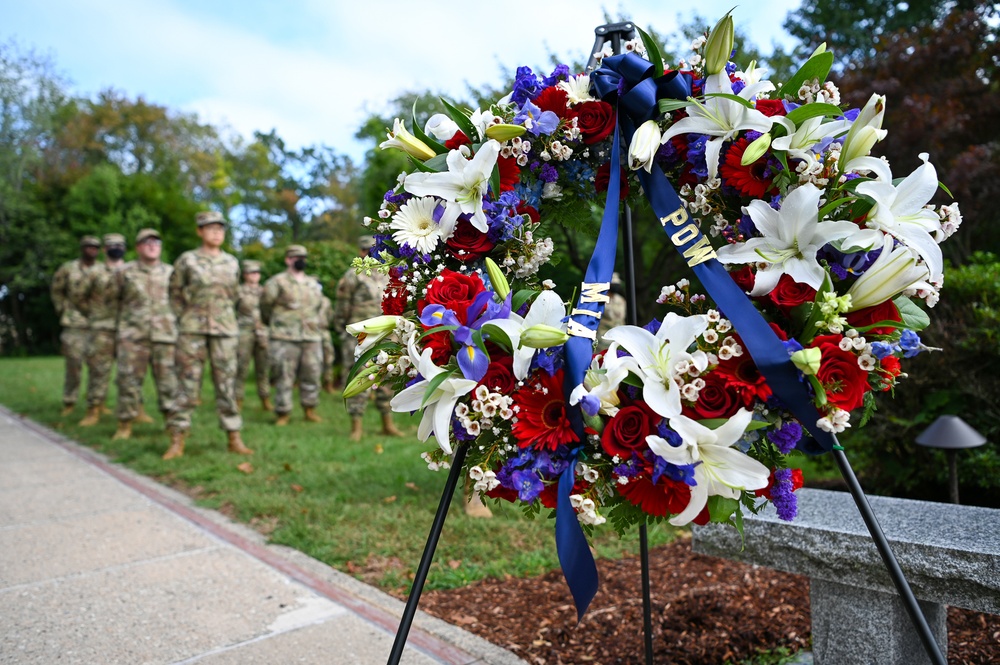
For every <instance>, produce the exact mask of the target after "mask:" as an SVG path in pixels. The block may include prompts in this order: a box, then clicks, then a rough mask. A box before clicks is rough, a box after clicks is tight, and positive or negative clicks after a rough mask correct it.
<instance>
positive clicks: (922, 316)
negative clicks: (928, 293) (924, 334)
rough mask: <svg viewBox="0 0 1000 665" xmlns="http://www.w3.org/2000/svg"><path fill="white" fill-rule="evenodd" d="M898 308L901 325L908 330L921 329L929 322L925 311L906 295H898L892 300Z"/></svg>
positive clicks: (929, 319)
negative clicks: (901, 320)
mask: <svg viewBox="0 0 1000 665" xmlns="http://www.w3.org/2000/svg"><path fill="white" fill-rule="evenodd" d="M892 302H893V303H894V304H895V305H896V309H898V310H899V315H900V317H902V319H903V325H904V326H906V327H907V328H909V329H910V330H923V329H924V328H926V327H927V326H929V325H930V324H931V318H930V317H929V316H927V312H925V311H924V310H922V309H920V307H919V306H917V304H916V303H914V302H913V301H912V300H910V299H909V298H907V297H906V296H899V297H898V298H896V299H895V300H893V301H892Z"/></svg>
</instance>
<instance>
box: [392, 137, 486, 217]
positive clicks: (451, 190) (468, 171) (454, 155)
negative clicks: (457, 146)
mask: <svg viewBox="0 0 1000 665" xmlns="http://www.w3.org/2000/svg"><path fill="white" fill-rule="evenodd" d="M499 154H500V144H499V143H497V142H496V141H493V140H489V141H487V142H486V143H484V144H483V145H482V146H481V147H480V148H479V151H478V152H477V153H476V154H475V156H474V157H473V158H472V159H466V158H465V156H464V155H462V153H461V152H460V151H458V150H452V151H451V152H449V153H448V158H447V163H448V170H447V171H445V172H442V173H412V174H410V175H408V176H406V180H404V181H403V188H404V189H405V190H406V191H408V192H410V193H411V194H416V195H417V196H437V197H440V198H442V199H444V200H446V201H448V208H449V209H450V210H451V211H452V212H453V214H454V213H455V212H457V213H458V214H471V215H472V218H471V219H470V220H469V221H471V222H472V225H473V226H475V227H476V228H477V229H479V230H480V231H482V232H483V233H486V231H487V230H488V226H487V221H486V214H485V213H484V212H483V196H484V195H485V194H486V190H487V188H488V187H489V183H490V176H491V175H492V174H493V167H494V166H495V165H496V163H497V156H498V155H499Z"/></svg>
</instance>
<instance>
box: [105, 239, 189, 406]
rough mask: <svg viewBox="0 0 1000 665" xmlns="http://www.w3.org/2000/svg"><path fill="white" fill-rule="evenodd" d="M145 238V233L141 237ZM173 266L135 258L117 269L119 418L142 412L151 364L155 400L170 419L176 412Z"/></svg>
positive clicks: (175, 325) (175, 337)
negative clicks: (119, 302)
mask: <svg viewBox="0 0 1000 665" xmlns="http://www.w3.org/2000/svg"><path fill="white" fill-rule="evenodd" d="M139 237H140V240H139V242H142V235H140V236H139ZM173 272H174V268H173V266H171V265H170V264H167V263H163V262H157V263H155V264H153V265H146V264H144V263H142V262H141V261H133V262H131V263H129V264H127V265H126V266H125V269H124V270H122V271H121V273H119V281H120V283H121V315H120V317H119V321H118V411H117V414H116V415H117V417H118V420H119V421H131V420H134V419H135V418H136V416H138V415H139V408H140V405H141V404H142V382H143V380H144V379H145V378H146V369H147V368H148V367H149V366H150V364H152V367H153V382H154V383H155V384H156V396H157V402H158V405H159V408H160V413H162V414H163V415H164V416H165V417H166V418H167V419H169V417H170V415H171V414H173V413H174V412H175V411H177V371H176V367H175V364H174V362H175V361H174V355H175V353H176V347H175V344H176V342H177V321H176V319H175V318H174V312H173V310H172V309H170V276H171V275H172V274H173Z"/></svg>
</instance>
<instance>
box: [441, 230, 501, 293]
mask: <svg viewBox="0 0 1000 665" xmlns="http://www.w3.org/2000/svg"><path fill="white" fill-rule="evenodd" d="M445 244H447V245H448V250H449V252H450V253H451V255H452V256H453V257H455V258H456V259H458V260H459V261H476V260H478V259H480V258H481V257H482V256H483V255H485V254H488V253H489V252H490V250H492V249H493V246H494V245H493V242H492V241H491V240H490V238H489V236H488V235H486V234H485V233H483V232H482V231H480V230H479V229H477V228H476V227H475V226H473V225H472V222H468V221H466V220H464V219H460V220H458V224H457V225H456V226H455V232H454V233H453V234H452V235H451V237H450V238H448V240H447V241H446V243H445ZM432 283H433V282H432ZM456 312H457V310H456Z"/></svg>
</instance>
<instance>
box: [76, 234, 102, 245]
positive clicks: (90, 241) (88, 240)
mask: <svg viewBox="0 0 1000 665" xmlns="http://www.w3.org/2000/svg"><path fill="white" fill-rule="evenodd" d="M100 246H101V240H100V239H99V238H98V237H97V236H83V237H82V238H80V247H100Z"/></svg>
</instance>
